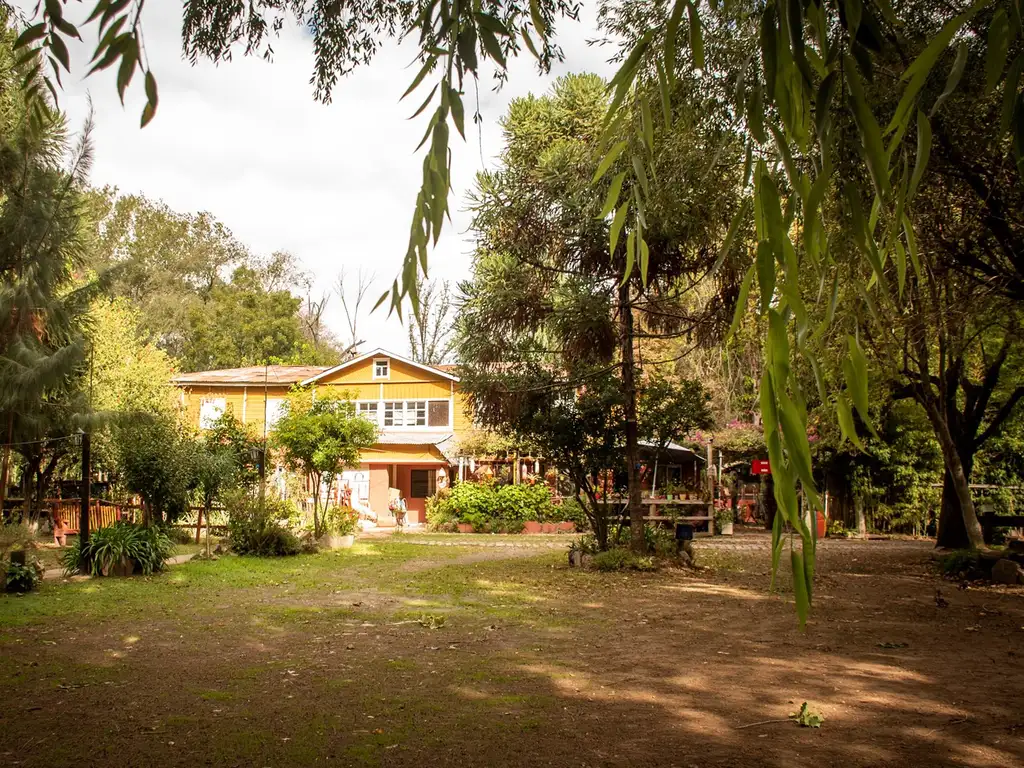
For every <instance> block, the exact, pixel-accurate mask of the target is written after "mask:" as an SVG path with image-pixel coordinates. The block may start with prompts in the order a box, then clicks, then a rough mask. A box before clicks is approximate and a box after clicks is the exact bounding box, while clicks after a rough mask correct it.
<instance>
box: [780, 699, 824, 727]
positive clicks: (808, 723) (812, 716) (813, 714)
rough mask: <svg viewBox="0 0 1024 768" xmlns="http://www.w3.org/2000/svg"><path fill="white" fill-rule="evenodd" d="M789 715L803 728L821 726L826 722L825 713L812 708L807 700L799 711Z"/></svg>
mask: <svg viewBox="0 0 1024 768" xmlns="http://www.w3.org/2000/svg"><path fill="white" fill-rule="evenodd" d="M789 717H790V719H792V720H793V722H795V723H796V724H797V725H799V726H801V727H803V728H821V724H822V723H823V722H825V717H824V715H822V714H821V713H820V712H818V711H817V710H814V709H811V708H810V706H809V705H808V704H807V702H806V701H805V702H804V703H803V704H801V705H800V709H799V710H798V711H796V712H793V713H792V714H791V715H790V716H789Z"/></svg>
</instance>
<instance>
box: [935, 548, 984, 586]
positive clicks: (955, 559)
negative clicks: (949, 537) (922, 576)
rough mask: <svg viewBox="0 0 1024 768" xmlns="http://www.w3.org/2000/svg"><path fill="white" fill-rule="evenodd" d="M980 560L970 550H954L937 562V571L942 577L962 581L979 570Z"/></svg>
mask: <svg viewBox="0 0 1024 768" xmlns="http://www.w3.org/2000/svg"><path fill="white" fill-rule="evenodd" d="M980 562H981V558H980V557H979V555H978V553H977V552H974V551H973V550H970V549H954V550H953V551H952V552H950V553H949V554H948V555H944V556H943V557H942V558H941V559H940V560H939V570H940V571H942V573H943V575H944V576H947V577H949V578H954V579H963V578H967V577H969V576H970V575H971V574H975V573H977V571H978V570H979V566H980Z"/></svg>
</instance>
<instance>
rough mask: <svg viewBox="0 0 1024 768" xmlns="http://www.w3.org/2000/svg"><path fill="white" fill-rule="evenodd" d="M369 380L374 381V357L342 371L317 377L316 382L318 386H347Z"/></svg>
mask: <svg viewBox="0 0 1024 768" xmlns="http://www.w3.org/2000/svg"><path fill="white" fill-rule="evenodd" d="M367 382H370V383H373V360H372V359H367V360H362V361H360V362H358V363H355V364H354V365H350V366H349V367H348V368H343V369H342V370H340V371H337V372H335V373H332V374H331V375H330V376H325V377H324V378H322V379H317V381H316V384H317V386H322V385H324V384H335V385H340V386H347V385H350V384H359V383H367Z"/></svg>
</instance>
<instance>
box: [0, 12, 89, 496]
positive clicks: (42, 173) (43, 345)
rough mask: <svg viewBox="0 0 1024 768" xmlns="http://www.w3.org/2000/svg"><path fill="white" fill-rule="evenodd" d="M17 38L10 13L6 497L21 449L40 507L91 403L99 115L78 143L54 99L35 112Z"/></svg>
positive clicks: (1, 225) (3, 174)
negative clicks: (89, 274)
mask: <svg viewBox="0 0 1024 768" xmlns="http://www.w3.org/2000/svg"><path fill="white" fill-rule="evenodd" d="M13 38H14V35H13V33H12V32H11V30H10V29H9V28H8V27H7V23H6V14H0V277H2V281H0V284H2V288H0V434H2V438H0V442H2V443H3V456H2V466H0V503H2V500H3V496H4V495H5V494H6V491H7V486H8V483H9V480H10V478H11V476H12V466H13V464H14V460H15V455H12V454H16V455H17V456H19V457H20V458H21V479H22V488H23V495H24V498H25V500H26V505H27V511H28V513H29V514H30V515H35V514H38V512H39V511H40V505H41V501H42V499H43V497H44V496H45V495H46V491H47V488H48V485H49V482H50V480H51V478H52V477H53V473H54V471H55V470H56V468H57V466H58V464H59V462H60V460H61V458H63V457H64V456H65V455H67V454H68V453H70V452H72V451H75V450H77V447H76V445H77V444H76V442H75V441H76V440H77V432H78V431H79V430H80V428H81V426H82V424H83V418H84V417H85V416H86V409H87V403H86V402H85V399H84V396H83V392H82V386H81V385H82V379H83V375H84V365H85V357H86V340H85V335H84V333H83V330H84V327H85V325H86V316H87V311H88V308H89V303H90V301H91V299H92V297H93V295H94V292H95V287H96V286H95V283H91V282H82V281H76V274H75V273H76V271H77V270H78V269H80V267H81V265H82V262H83V259H84V256H85V249H86V232H85V230H86V227H85V225H84V223H83V194H84V191H85V189H86V177H87V173H88V170H89V165H90V161H91V150H90V145H89V130H90V124H88V123H87V124H86V126H85V128H84V130H83V132H82V134H81V137H80V138H79V140H78V142H77V143H76V144H75V145H74V146H73V147H72V146H71V144H70V142H69V137H68V131H67V125H66V123H65V120H64V116H63V115H61V114H60V113H59V112H57V111H55V110H54V109H53V108H52V106H51V105H50V104H48V103H47V104H44V105H43V106H42V107H41V108H40V110H39V112H38V114H37V115H36V118H35V119H33V120H29V119H28V118H27V115H26V111H25V105H24V103H23V101H22V100H21V92H20V91H19V89H18V87H17V84H18V82H19V81H20V80H21V79H22V78H25V77H28V78H29V79H30V80H32V79H33V78H34V77H35V75H34V74H33V73H32V72H31V69H30V65H28V64H23V65H18V64H17V63H16V61H15V56H14V54H13V53H12V44H13Z"/></svg>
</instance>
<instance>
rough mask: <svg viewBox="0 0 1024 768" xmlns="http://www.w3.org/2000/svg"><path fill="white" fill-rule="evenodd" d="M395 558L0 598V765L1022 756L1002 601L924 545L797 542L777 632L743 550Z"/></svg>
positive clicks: (778, 607)
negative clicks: (792, 599)
mask: <svg viewBox="0 0 1024 768" xmlns="http://www.w3.org/2000/svg"><path fill="white" fill-rule="evenodd" d="M419 538H420V536H419V535H414V536H413V535H410V536H408V537H405V538H403V537H394V538H393V539H381V540H376V541H371V542H366V543H358V544H357V545H356V546H355V547H354V548H352V549H351V550H343V551H340V552H331V553H321V554H319V555H311V556H299V557H294V558H284V559H277V560H258V559H250V558H238V557H225V558H221V559H220V560H218V561H216V562H195V563H188V564H185V565H179V566H175V567H173V568H171V569H170V570H169V571H168V572H167V573H164V574H160V575H157V576H154V577H151V578H143V577H133V578H130V579H92V580H87V581H78V582H74V583H63V582H48V583H46V584H45V585H44V586H43V588H42V589H41V590H40V591H39V592H38V593H35V594H30V595H27V596H24V597H13V596H0V700H2V701H3V702H4V705H3V706H2V707H0V765H4V766H15V765H19V766H64V765H68V766H70V765H74V766H110V765H125V766H189V767H190V768H191V767H192V766H197V765H217V766H220V765H228V766H292V765H312V764H317V765H321V764H324V765H325V764H336V765H356V766H364V765H365V766H449V765H450V766H478V765H479V766H522V765H527V766H561V765H566V766H569V765H571V766H619V765H635V766H651V765H658V766H660V765H665V766H670V765H678V766H690V765H700V766H714V765H722V766H738V765H739V766H742V765H777V766H793V765H799V764H813V765H835V766H855V765H938V764H949V765H978V766H983V765H984V766H995V765H1006V766H1010V765H1020V764H1022V762H1024V742H1022V735H1024V730H1022V729H1024V699H1022V697H1021V696H1020V692H1021V690H1024V665H1022V664H1021V658H1020V656H1019V655H1017V654H1018V653H1020V651H1019V649H1020V647H1021V640H1022V639H1024V597H1022V592H1021V590H1020V589H1019V588H1003V589H1002V590H1000V589H996V588H979V589H975V588H972V589H969V590H966V591H964V590H959V589H957V585H956V584H953V583H950V582H945V581H942V580H940V579H938V577H936V576H935V575H934V573H933V570H932V568H931V565H930V563H929V548H928V545H927V544H925V543H919V542H869V543H863V542H845V541H843V542H834V543H833V542H826V543H823V544H822V546H821V551H820V553H819V562H820V573H821V576H820V579H819V582H818V585H819V586H818V591H817V594H816V604H815V608H814V616H813V618H812V621H811V623H810V626H809V627H808V630H807V631H806V632H804V633H801V632H799V631H798V630H797V629H796V626H795V620H794V617H793V612H792V608H791V606H790V605H789V604H788V602H787V601H788V595H787V594H786V587H785V583H783V584H782V587H781V591H780V593H779V594H770V593H769V592H768V590H767V581H768V579H767V570H768V552H767V547H766V545H765V542H764V539H763V537H760V538H759V537H750V538H749V539H740V538H737V540H735V541H734V542H731V543H730V542H721V541H719V540H716V541H714V542H708V543H704V542H699V543H698V545H697V546H698V563H703V564H704V565H705V566H707V568H706V570H702V571H698V572H681V571H663V572H660V573H655V574H635V573H634V574H599V573H594V572H581V571H578V570H570V569H568V568H567V567H565V559H566V558H565V553H564V552H563V551H554V550H548V549H540V550H538V549H529V548H512V547H480V546H472V542H473V539H472V538H468V539H466V540H465V541H463V540H462V539H461V538H460V539H459V540H458V542H457V543H456V544H455V545H453V546H431V545H426V544H416V543H409V542H410V541H413V540H416V539H419ZM487 538H490V537H487ZM531 538H532V537H531ZM477 540H478V541H479V539H477ZM783 582H785V579H783ZM937 589H941V591H942V597H943V600H944V601H946V602H947V603H948V605H946V606H944V607H943V606H941V605H940V604H939V603H940V602H942V601H938V602H937V601H936V590H937ZM805 700H806V701H809V702H811V705H812V707H813V708H814V709H816V710H817V711H818V712H820V713H821V714H823V715H824V717H825V722H824V724H823V725H822V727H821V728H820V729H811V728H800V727H798V726H797V725H795V724H794V723H792V722H788V721H785V720H786V718H787V715H788V714H789V713H790V712H793V711H794V710H796V709H797V708H798V707H799V705H800V703H801V702H802V701H805ZM776 720H783V721H785V722H762V721H776ZM754 723H758V724H757V725H753V726H752V727H742V726H750V725H751V724H754Z"/></svg>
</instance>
